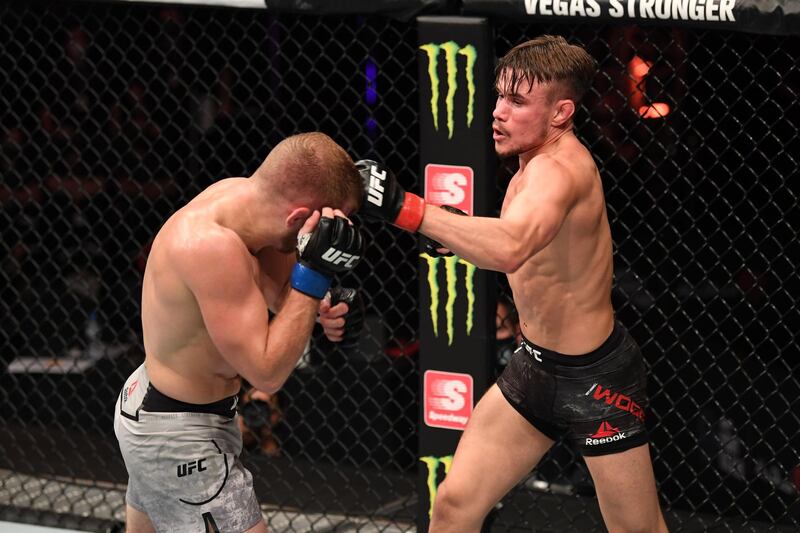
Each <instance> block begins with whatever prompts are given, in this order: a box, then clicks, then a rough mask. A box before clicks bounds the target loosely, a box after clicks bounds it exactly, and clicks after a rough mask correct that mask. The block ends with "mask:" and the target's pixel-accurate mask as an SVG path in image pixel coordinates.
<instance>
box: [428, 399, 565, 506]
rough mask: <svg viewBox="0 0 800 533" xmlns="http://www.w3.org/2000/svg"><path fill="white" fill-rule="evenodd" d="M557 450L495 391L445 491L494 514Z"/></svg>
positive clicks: (462, 445) (479, 411)
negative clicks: (545, 457)
mask: <svg viewBox="0 0 800 533" xmlns="http://www.w3.org/2000/svg"><path fill="white" fill-rule="evenodd" d="M552 445H553V441H552V440H551V439H549V438H548V437H546V436H545V435H544V434H542V433H541V432H540V431H539V430H537V429H536V428H534V427H533V426H532V425H531V424H530V423H529V422H528V421H527V420H525V418H523V417H522V415H520V414H519V413H518V412H517V411H516V409H514V408H513V407H512V406H511V404H509V403H508V401H507V400H506V399H505V397H504V396H503V394H502V393H501V392H500V389H499V388H498V387H497V385H492V387H491V388H490V389H489V390H488V391H487V392H486V394H485V395H484V396H483V398H481V400H480V401H479V402H478V405H477V406H475V411H474V412H473V413H472V416H471V417H470V419H469V423H468V424H467V428H466V429H465V430H464V434H463V435H462V436H461V440H460V441H459V443H458V447H457V448H456V453H455V457H454V458H453V464H452V465H451V467H450V470H449V472H448V473H447V477H446V478H445V480H444V486H443V487H442V489H443V490H444V491H446V492H447V493H448V495H449V497H450V498H451V499H456V500H461V499H462V498H463V500H464V501H468V502H469V505H470V507H474V508H476V509H485V510H486V511H487V512H488V510H489V509H491V507H492V506H493V505H494V504H495V503H497V502H498V501H499V500H500V498H502V497H503V495H504V494H505V493H506V492H508V491H509V490H510V489H511V488H512V487H513V486H514V485H515V484H517V483H518V482H519V480H520V479H522V477H523V476H524V475H525V474H527V473H528V472H530V471H531V469H533V467H534V466H536V464H537V463H538V462H539V460H540V459H541V458H542V456H543V455H544V454H545V453H546V452H547V450H549V449H550V447H551V446H552Z"/></svg>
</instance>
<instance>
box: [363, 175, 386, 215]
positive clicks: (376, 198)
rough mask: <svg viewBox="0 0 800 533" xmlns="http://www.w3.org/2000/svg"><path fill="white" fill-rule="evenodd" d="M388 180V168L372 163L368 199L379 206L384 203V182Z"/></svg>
mask: <svg viewBox="0 0 800 533" xmlns="http://www.w3.org/2000/svg"><path fill="white" fill-rule="evenodd" d="M384 181H386V170H378V167H376V166H374V165H370V168H369V193H368V196H367V201H369V203H371V204H375V205H377V206H378V207H380V206H382V205H383V182H384Z"/></svg>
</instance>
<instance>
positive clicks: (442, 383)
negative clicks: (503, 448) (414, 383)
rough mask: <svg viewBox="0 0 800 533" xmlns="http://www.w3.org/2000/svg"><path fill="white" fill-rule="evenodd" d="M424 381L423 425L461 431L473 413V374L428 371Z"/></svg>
mask: <svg viewBox="0 0 800 533" xmlns="http://www.w3.org/2000/svg"><path fill="white" fill-rule="evenodd" d="M423 382H424V385H423V408H424V418H425V424H427V425H428V426H430V427H435V428H445V429H460V430H463V429H464V428H465V427H466V426H467V421H468V420H469V417H470V415H471V414H472V376H470V375H469V374H457V373H455V372H440V371H438V370H428V371H426V372H425V377H424V379H423Z"/></svg>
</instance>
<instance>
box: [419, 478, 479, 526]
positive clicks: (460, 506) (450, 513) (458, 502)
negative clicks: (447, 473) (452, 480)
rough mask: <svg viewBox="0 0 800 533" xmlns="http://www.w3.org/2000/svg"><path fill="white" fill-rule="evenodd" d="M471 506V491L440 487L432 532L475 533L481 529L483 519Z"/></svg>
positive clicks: (448, 485)
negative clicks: (468, 532) (470, 532)
mask: <svg viewBox="0 0 800 533" xmlns="http://www.w3.org/2000/svg"><path fill="white" fill-rule="evenodd" d="M470 504H471V499H470V495H469V491H465V490H460V489H459V487H458V486H455V485H452V484H449V483H447V480H445V482H444V483H442V484H441V485H439V489H438V491H437V493H436V501H435V503H434V505H433V515H432V517H431V531H432V532H439V531H464V532H466V531H472V530H473V529H474V530H475V531H477V530H479V529H480V525H481V522H482V520H483V517H482V516H480V514H479V513H476V512H475V511H476V509H475V507H474V506H473V505H470Z"/></svg>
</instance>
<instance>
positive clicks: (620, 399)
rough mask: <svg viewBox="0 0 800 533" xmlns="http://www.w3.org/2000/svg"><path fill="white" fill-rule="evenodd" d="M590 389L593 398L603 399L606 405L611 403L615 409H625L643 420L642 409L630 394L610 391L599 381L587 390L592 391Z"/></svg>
mask: <svg viewBox="0 0 800 533" xmlns="http://www.w3.org/2000/svg"><path fill="white" fill-rule="evenodd" d="M592 390H594V394H593V395H592V396H593V398H594V399H595V400H598V401H604V402H606V405H613V406H614V407H616V408H617V409H621V410H622V411H627V412H629V413H630V414H632V415H633V416H635V417H636V418H638V419H639V420H641V421H642V422H644V410H643V409H642V408H641V407H640V406H639V404H638V403H636V402H634V401H633V400H632V399H631V398H630V396H625V395H624V394H619V393H617V392H612V391H611V390H610V389H607V388H606V387H603V386H602V385H600V384H599V383H595V384H594V385H593V386H592V388H591V389H589V392H592ZM587 394H588V393H587Z"/></svg>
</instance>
